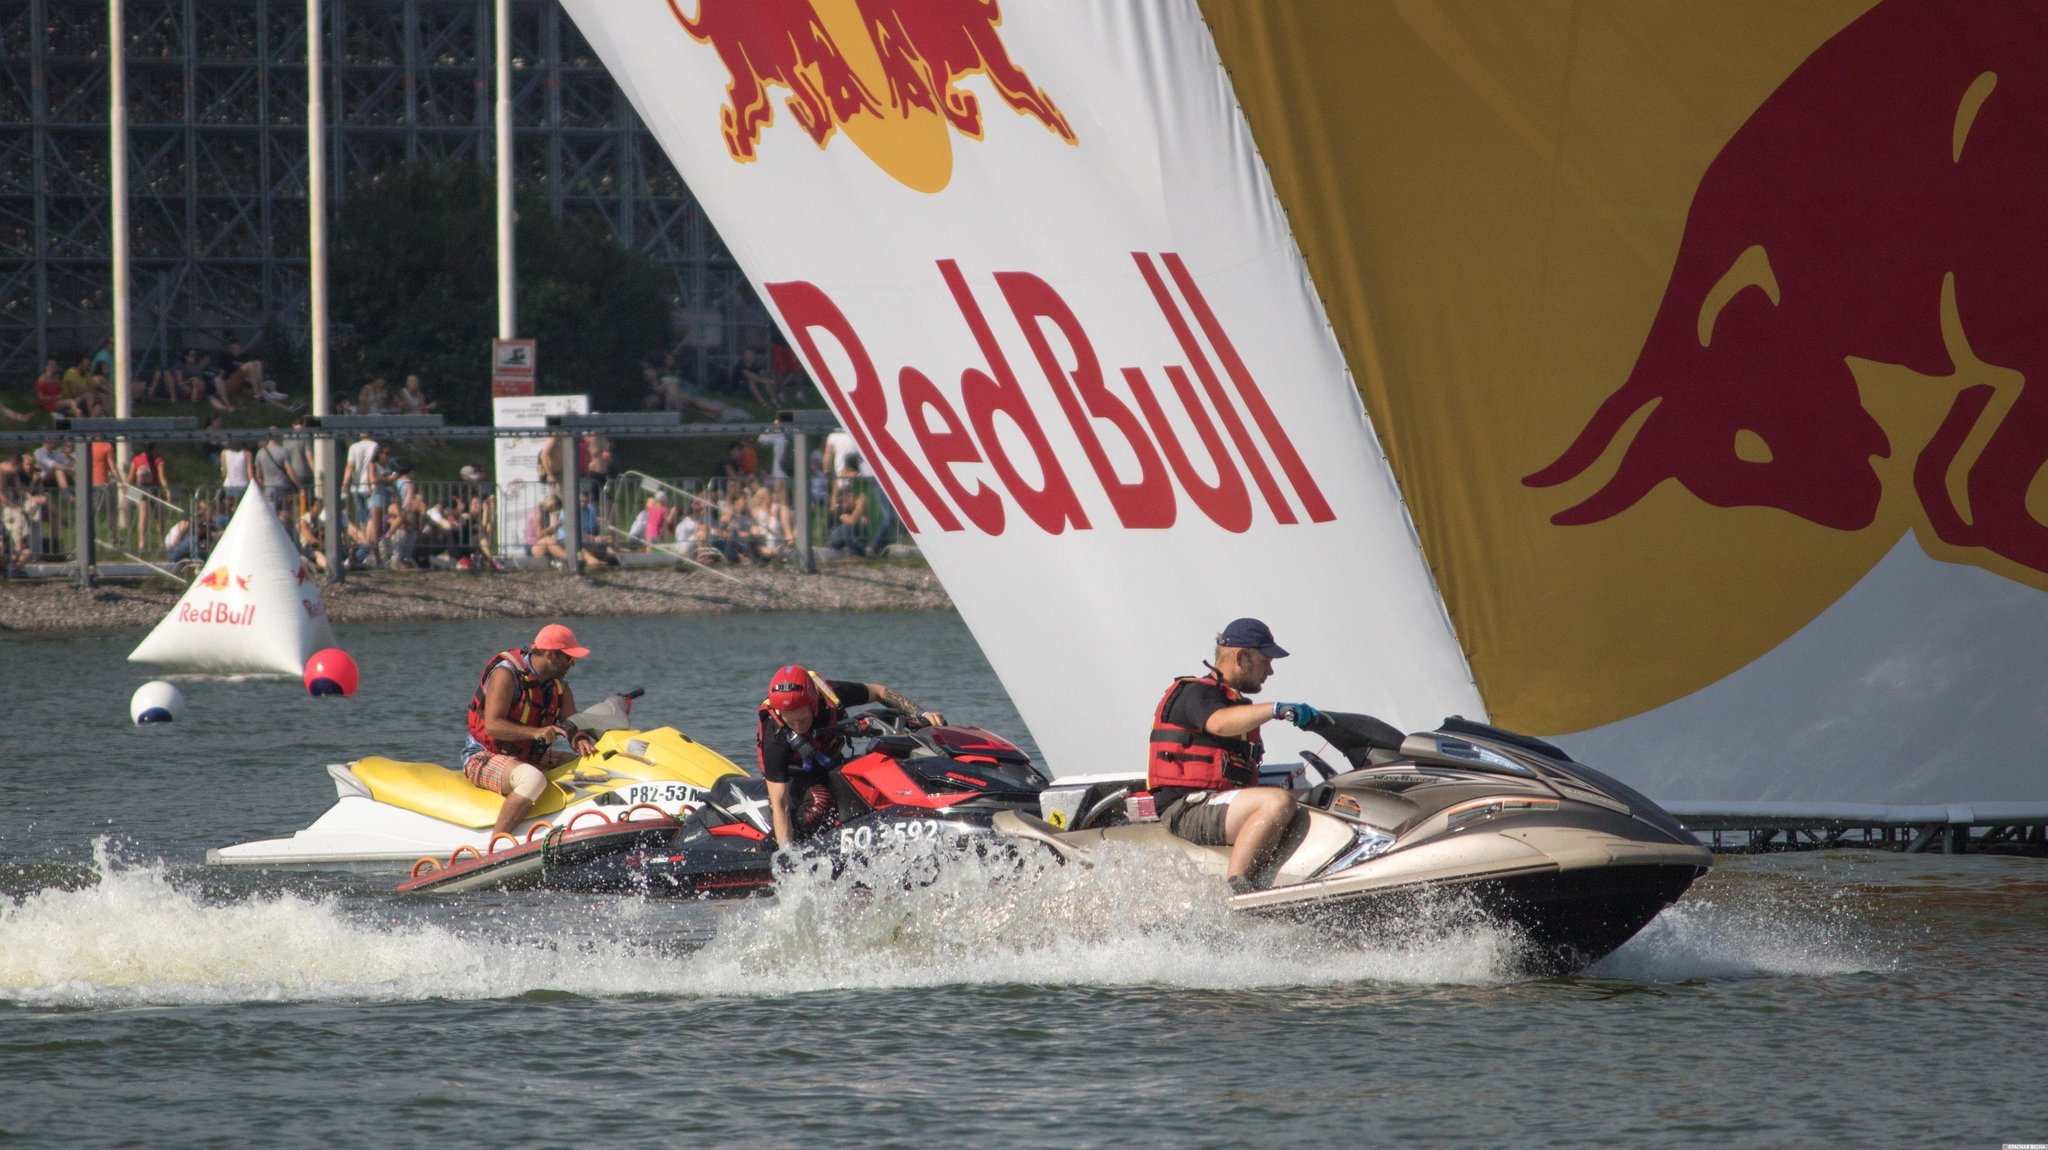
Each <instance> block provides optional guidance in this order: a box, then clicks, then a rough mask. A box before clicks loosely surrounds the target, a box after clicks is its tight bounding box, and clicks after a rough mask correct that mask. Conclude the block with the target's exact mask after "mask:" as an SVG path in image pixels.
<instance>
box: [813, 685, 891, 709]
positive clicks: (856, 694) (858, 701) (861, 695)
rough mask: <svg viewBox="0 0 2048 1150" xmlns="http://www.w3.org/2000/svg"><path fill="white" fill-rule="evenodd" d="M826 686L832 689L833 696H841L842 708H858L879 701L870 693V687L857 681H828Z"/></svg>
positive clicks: (840, 703)
mask: <svg viewBox="0 0 2048 1150" xmlns="http://www.w3.org/2000/svg"><path fill="white" fill-rule="evenodd" d="M825 685H826V686H828V687H830V688H832V693H833V694H835V695H837V696H839V705H840V706H842V707H858V706H860V705H862V704H864V703H873V702H877V701H878V700H877V699H875V698H874V697H873V696H872V695H870V694H869V693H868V685H867V684H866V683H862V682H859V681H857V680H853V679H827V680H825Z"/></svg>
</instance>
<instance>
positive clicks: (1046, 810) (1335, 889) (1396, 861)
mask: <svg viewBox="0 0 2048 1150" xmlns="http://www.w3.org/2000/svg"><path fill="white" fill-rule="evenodd" d="M1310 730H1311V733H1313V734H1318V735H1321V736H1322V737H1324V738H1325V739H1327V740H1328V741H1329V743H1330V746H1331V747H1332V748H1334V749H1335V750H1336V751H1338V752H1339V753H1340V754H1341V755H1342V756H1343V757H1344V759H1345V764H1344V766H1343V767H1342V768H1333V767H1332V766H1331V765H1330V764H1329V763H1327V762H1325V761H1324V760H1323V759H1322V758H1321V757H1320V756H1317V755H1315V754H1313V753H1311V752H1303V758H1304V759H1305V760H1307V761H1306V762H1305V763H1304V765H1303V766H1301V767H1299V768H1297V771H1298V772H1299V774H1300V776H1301V779H1300V781H1301V782H1302V783H1304V784H1306V785H1303V786H1301V787H1299V788H1298V789H1297V792H1296V795H1297V798H1298V800H1299V803H1300V808H1299V809H1298V810H1297V812H1296V813H1295V816H1294V820H1293V822H1292V823H1291V824H1290V825H1289V827H1288V829H1287V831H1286V833H1285V835H1284V836H1283V837H1282V839H1281V842H1280V845H1279V847H1278V849H1277V850H1275V851H1274V852H1273V854H1272V856H1271V857H1270V858H1269V860H1268V861H1267V862H1266V864H1265V865H1264V867H1263V868H1262V869H1261V870H1259V871H1258V872H1257V873H1255V874H1254V875H1252V876H1251V877H1252V879H1253V883H1254V885H1255V886H1256V887H1257V888H1259V889H1256V890H1253V891H1251V892H1249V893H1244V894H1236V895H1232V896H1230V906H1231V908H1232V909H1233V910H1235V911H1238V912H1240V913H1243V914H1248V915H1255V916H1267V917H1276V918H1285V919H1293V920H1298V921H1306V922H1312V923H1315V924H1317V925H1319V926H1323V927H1328V928H1332V929H1335V930H1337V931H1339V932H1347V931H1350V932H1358V933H1360V934H1361V935H1366V936H1371V937H1381V938H1384V937H1387V936H1388V935H1389V934H1390V933H1394V932H1398V931H1399V930H1400V929H1401V928H1402V927H1403V926H1404V924H1407V923H1412V922H1415V921H1417V919H1418V918H1428V919H1429V920H1430V921H1434V922H1439V923H1440V922H1442V921H1444V920H1443V918H1442V917H1441V913H1440V912H1441V911H1443V910H1444V909H1445V908H1449V909H1450V910H1451V911H1452V912H1453V913H1454V914H1461V913H1462V914H1470V915H1472V916H1474V917H1476V918H1483V919H1487V920H1491V921H1494V922H1498V923H1504V924H1506V925H1508V926H1509V927H1511V928H1512V929H1514V930H1515V931H1517V932H1518V933H1519V935H1520V936H1521V938H1522V939H1523V940H1524V941H1525V942H1526V948H1525V950H1524V952H1523V961H1522V963H1521V965H1522V967H1523V968H1524V969H1526V970H1527V971H1528V972H1530V973H1535V974H1543V975H1551V974H1562V973H1569V972H1572V971H1576V970H1581V969H1583V968H1585V967H1587V966H1589V965H1591V964H1593V963H1594V962H1597V961H1599V960H1600V959H1601V958H1603V957H1605V956H1606V955H1607V954H1609V953H1610V952H1612V951H1613V950H1614V949H1615V948H1616V947H1619V946H1620V945H1621V944H1622V943H1624V942H1627V941H1628V940H1629V939H1630V938H1631V937H1633V936H1634V935H1635V933H1636V932H1637V931H1639V930H1641V929H1642V928H1643V927H1644V926H1645V925H1647V924H1648V923H1649V922H1650V920H1651V919H1653V918H1655V917H1656V916H1657V914H1658V912H1660V911H1662V910H1663V909H1664V908H1665V907H1667V906H1669V905H1671V903H1673V902H1675V901H1676V900H1677V899H1678V897H1679V896H1680V895H1682V894H1684V893H1685V891H1686V889H1687V888H1688V887H1690V886H1691V885H1692V884H1693V881H1694V880H1696V879H1697V878H1699V877H1700V876H1701V875H1702V874H1705V873H1706V871H1707V868H1708V866H1710V865H1711V862H1712V856H1711V855H1710V854H1709V853H1708V851H1707V849H1706V848H1705V847H1703V846H1701V845H1700V843H1699V842H1698V840H1697V839H1695V838H1694V837H1693V836H1692V834H1691V833H1690V832H1688V831H1687V830H1686V829H1685V828H1684V827H1682V826H1680V825H1679V823H1678V821H1677V820H1676V819H1674V818H1672V817H1671V816H1670V815H1669V814H1668V813H1666V812H1665V811H1664V810H1663V809H1661V808H1660V807H1658V806H1657V805H1656V804H1655V803H1653V802H1651V801H1650V800H1649V799H1646V798H1644V797H1643V796H1642V795H1640V794H1637V793H1636V792H1635V791H1634V790H1632V789H1630V788H1629V787H1627V786H1625V785H1623V784H1621V783H1619V782H1617V781H1615V780H1614V779H1611V778H1608V777H1607V776H1606V775H1603V774H1601V773H1600V772H1598V771H1595V770H1593V769H1591V768H1589V767H1586V766H1584V765H1583V764H1580V763H1577V762H1574V761H1573V760H1572V758H1571V756H1570V755H1568V754H1566V753H1565V752H1564V751H1563V750H1561V749H1560V748H1558V747H1555V746H1553V745H1551V744H1549V743H1547V742H1544V741H1542V740H1540V739H1534V738H1530V737H1528V736H1526V735H1519V734H1516V733H1514V732H1512V731H1506V730H1502V729H1500V728H1498V727H1492V726H1488V725H1486V724H1483V723H1476V722H1471V721H1468V720H1465V719H1462V718H1456V717H1453V718H1450V719H1446V720H1445V721H1444V722H1443V724H1442V725H1441V726H1440V727H1438V728H1437V729H1436V730H1434V731H1429V732H1424V733H1420V734H1410V735H1404V734H1402V733H1401V732H1400V731H1399V730H1398V729H1396V728H1395V727H1393V726H1391V725H1389V724H1387V723H1384V722H1382V721H1380V720H1378V719H1375V718H1373V717H1371V716H1369V715H1359V714H1344V713H1335V714H1331V713H1325V714H1324V715H1323V716H1322V717H1321V718H1320V719H1319V720H1318V721H1317V722H1316V723H1315V724H1314V725H1312V726H1311V728H1310ZM1144 787H1145V780H1144V779H1143V778H1142V777H1132V776H1128V775H1120V776H1098V777H1095V778H1089V779H1069V780H1062V783H1061V785H1059V786H1056V787H1052V788H1049V789H1047V790H1046V791H1045V792H1044V793H1043V794H1042V795H1041V796H1040V797H1041V804H1042V809H1041V810H1040V812H1039V813H1038V814H1037V815H1033V814H1030V813H1028V812H1020V811H1007V812H1003V813H1000V814H997V815H996V816H994V818H993V819H992V820H991V823H992V826H993V827H994V829H995V830H996V831H998V832H1000V833H1002V834H1005V835H1010V836H1014V837H1016V838H1018V839H1024V840H1030V841H1034V842H1038V843H1042V844H1044V845H1045V846H1047V847H1049V848H1051V849H1052V850H1054V851H1056V852H1057V853H1058V854H1059V855H1060V856H1061V857H1062V858H1065V859H1067V860H1070V861H1084V860H1086V859H1087V858H1088V856H1089V854H1090V853H1091V852H1094V851H1097V850H1100V849H1102V848H1104V847H1105V846H1107V845H1109V844H1124V845H1129V846H1138V847H1147V848H1154V849H1158V850H1163V851H1178V852H1180V853H1181V854H1183V855H1185V856H1186V857H1188V858H1189V859H1191V860H1192V861H1193V862H1194V864H1195V865H1196V866H1197V867H1199V868H1201V869H1202V870H1204V871H1206V872H1209V873H1213V874H1216V875H1218V876H1221V875H1222V874H1223V873H1224V871H1225V869H1226V863H1227V861H1228V858H1229V848H1227V847H1206V846H1199V845H1197V844H1195V843H1191V842H1188V841H1187V840H1185V839H1182V838H1179V837H1177V836H1175V835H1173V834H1171V833H1170V832H1168V831H1167V829H1166V827H1165V825H1164V824H1163V823H1161V822H1160V821H1159V818H1158V812H1157V811H1155V810H1154V809H1153V806H1152V803H1151V796H1150V795H1149V794H1146V793H1144ZM1425 911H1427V912H1428V914H1427V915H1425V914H1423V913H1422V912H1425Z"/></svg>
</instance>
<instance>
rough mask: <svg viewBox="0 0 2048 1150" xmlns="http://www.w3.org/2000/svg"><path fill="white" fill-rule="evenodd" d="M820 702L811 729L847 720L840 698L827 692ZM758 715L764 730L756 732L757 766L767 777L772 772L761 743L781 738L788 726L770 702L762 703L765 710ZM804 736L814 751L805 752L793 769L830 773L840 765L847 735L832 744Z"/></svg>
mask: <svg viewBox="0 0 2048 1150" xmlns="http://www.w3.org/2000/svg"><path fill="white" fill-rule="evenodd" d="M818 702H819V706H818V707H817V709H816V711H815V712H814V715H813V717H812V719H811V730H813V731H821V730H823V729H825V728H826V727H829V726H832V725H834V724H835V723H843V722H845V721H846V708H844V707H842V706H840V705H839V700H838V698H837V697H836V696H834V695H833V694H832V693H831V692H829V691H828V692H825V694H824V697H823V698H822V699H820V700H819V701H818ZM755 715H756V717H757V718H759V719H760V727H759V728H758V729H757V730H756V731H755V732H754V765H755V767H756V768H758V769H759V770H760V772H761V773H762V774H763V775H766V774H767V773H768V760H767V757H766V756H765V755H763V754H762V753H761V743H762V741H763V740H766V739H772V738H780V737H781V735H780V732H781V731H782V730H784V729H785V728H786V726H787V724H785V723H784V722H783V721H782V717H781V716H780V715H777V714H776V713H775V712H774V711H773V710H771V709H770V708H769V706H768V700H766V699H763V700H761V708H760V710H758V711H757V712H755ZM800 733H801V732H800ZM803 735H804V740H805V741H806V742H808V743H809V744H810V745H811V750H810V751H809V752H807V753H805V755H804V756H803V758H802V759H801V760H799V761H798V762H797V763H796V765H795V766H794V767H793V768H792V769H794V770H799V771H827V770H830V769H832V768H833V767H836V766H838V765H839V762H840V755H839V748H840V747H841V746H843V745H844V744H845V742H846V738H845V736H843V735H841V736H838V737H835V738H833V739H831V740H830V741H829V742H820V741H818V740H815V739H812V738H811V737H810V735H809V734H808V733H803Z"/></svg>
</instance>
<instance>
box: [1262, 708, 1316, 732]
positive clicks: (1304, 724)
mask: <svg viewBox="0 0 2048 1150" xmlns="http://www.w3.org/2000/svg"><path fill="white" fill-rule="evenodd" d="M1273 717H1274V718H1276V719H1280V720H1282V721H1284V722H1289V723H1293V724H1294V725H1295V726H1297V727H1300V728H1301V729H1302V730H1304V731H1306V730H1308V729H1309V728H1310V727H1311V726H1313V725H1315V721H1316V720H1317V719H1320V718H1322V717H1323V713H1322V712H1321V711H1318V710H1316V709H1315V708H1314V707H1311V706H1309V705H1308V704H1307V703H1275V704H1273Z"/></svg>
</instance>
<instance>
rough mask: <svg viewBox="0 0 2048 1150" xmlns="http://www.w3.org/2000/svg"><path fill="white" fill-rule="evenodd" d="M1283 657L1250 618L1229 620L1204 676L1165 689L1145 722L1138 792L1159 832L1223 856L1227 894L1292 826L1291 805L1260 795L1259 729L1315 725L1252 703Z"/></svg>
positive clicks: (1290, 707)
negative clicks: (1152, 807) (1275, 724)
mask: <svg viewBox="0 0 2048 1150" xmlns="http://www.w3.org/2000/svg"><path fill="white" fill-rule="evenodd" d="M1286 657H1287V651H1286V649H1285V648H1283V647H1281V646H1280V644H1278V643H1275V642H1274V641H1273V632H1272V629H1271V628H1269V627H1267V626H1266V625H1265V624H1264V623H1261V622H1259V621H1258V620H1257V619H1233V620H1231V621H1230V625H1229V626H1227V627H1225V628H1223V631H1222V633H1220V634H1218V635H1217V636H1216V654H1215V659H1216V661H1215V662H1214V663H1211V664H1209V665H1208V667H1209V673H1208V674H1207V675H1202V676H1184V677H1182V678H1179V679H1175V680H1174V681H1173V686H1171V687H1168V688H1167V689H1166V694H1165V696H1164V697H1163V698H1161V699H1160V700H1159V707H1158V709H1157V710H1156V711H1155V712H1154V713H1153V716H1152V736H1151V738H1150V740H1149V746H1148V749H1147V752H1146V756H1145V776H1146V789H1148V790H1150V791H1151V792H1152V801H1153V802H1154V803H1155V804H1156V805H1157V807H1158V810H1159V817H1160V820H1161V821H1162V822H1164V823H1165V824H1166V829H1167V830H1169V831H1171V832H1173V833H1174V834H1176V835H1179V836H1180V837H1181V838H1184V839H1187V840H1188V841H1189V842H1194V843H1200V844H1202V845H1204V846H1227V847H1229V848H1230V865H1229V869H1228V870H1227V871H1226V872H1225V874H1226V878H1227V880H1228V881H1229V883H1230V891H1231V893H1232V894H1244V893H1246V892H1248V891H1250V890H1252V889H1254V887H1253V885H1252V880H1251V872H1252V868H1253V867H1255V866H1257V865H1258V864H1259V863H1260V862H1261V861H1263V860H1264V857H1265V856H1266V854H1267V853H1268V852H1270V851H1271V850H1272V849H1273V847H1274V845H1275V844H1277V843H1278V842H1279V841H1280V836H1281V835H1282V834H1283V833H1285V832H1286V830H1287V824H1288V823H1289V822H1290V821H1292V820H1293V818H1294V796H1293V795H1292V794H1289V793H1288V792H1287V791H1286V790H1285V789H1284V788H1281V787H1262V786H1259V785H1258V782H1259V760H1260V758H1261V757H1263V755H1264V753H1265V744H1264V743H1263V742H1262V741H1261V740H1260V738H1259V728H1260V727H1263V726H1265V725H1266V724H1267V723H1269V722H1272V721H1273V720H1274V719H1280V720H1283V721H1285V722H1289V723H1293V724H1294V725H1295V726H1297V727H1302V728H1307V727H1308V726H1309V725H1310V724H1312V723H1314V722H1315V721H1316V720H1317V719H1318V718H1320V717H1321V715H1320V712H1318V711H1317V710H1316V709H1315V708H1314V707H1311V706H1309V705H1308V704H1306V703H1254V702H1252V701H1251V699H1250V698H1249V696H1252V695H1256V694H1258V693H1259V690H1260V689H1261V688H1262V687H1264V686H1265V685H1266V680H1267V679H1268V678H1270V677H1271V676H1272V674H1273V660H1275V659H1284V658H1286Z"/></svg>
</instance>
